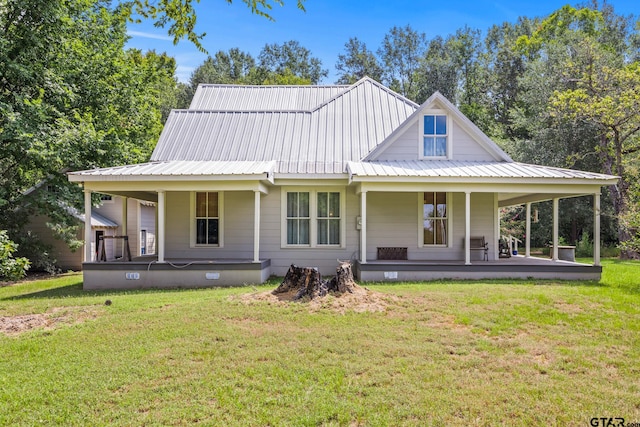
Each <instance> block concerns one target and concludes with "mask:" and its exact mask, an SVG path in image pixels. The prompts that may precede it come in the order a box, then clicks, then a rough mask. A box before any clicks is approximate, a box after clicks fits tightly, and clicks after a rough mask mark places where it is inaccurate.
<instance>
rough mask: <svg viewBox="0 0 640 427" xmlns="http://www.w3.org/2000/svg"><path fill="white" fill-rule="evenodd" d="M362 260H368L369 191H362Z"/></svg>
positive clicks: (363, 261) (364, 261) (363, 262)
mask: <svg viewBox="0 0 640 427" xmlns="http://www.w3.org/2000/svg"><path fill="white" fill-rule="evenodd" d="M360 262H361V263H362V264H365V263H366V262H367V192H366V191H363V192H361V193H360Z"/></svg>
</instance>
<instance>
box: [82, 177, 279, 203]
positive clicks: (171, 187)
mask: <svg viewBox="0 0 640 427" xmlns="http://www.w3.org/2000/svg"><path fill="white" fill-rule="evenodd" d="M84 188H85V189H88V190H91V191H92V192H95V193H106V194H116V195H127V194H137V195H139V196H140V197H142V196H145V195H146V194H147V193H154V194H156V193H157V191H158V188H163V189H164V191H251V192H254V191H259V192H260V193H262V194H269V187H268V186H267V185H266V184H265V183H263V182H260V181H133V182H125V181H121V182H114V181H89V182H84ZM132 197H134V196H132ZM136 198H137V197H136ZM141 200H146V199H141ZM150 201H157V197H156V200H150Z"/></svg>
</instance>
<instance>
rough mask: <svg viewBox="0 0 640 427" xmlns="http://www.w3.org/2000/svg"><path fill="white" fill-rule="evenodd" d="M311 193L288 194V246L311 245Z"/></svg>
mask: <svg viewBox="0 0 640 427" xmlns="http://www.w3.org/2000/svg"><path fill="white" fill-rule="evenodd" d="M309 212H310V210H309V193H308V192H290V193H287V245H308V244H309V232H310V230H309V223H310V221H311V219H310V217H309Z"/></svg>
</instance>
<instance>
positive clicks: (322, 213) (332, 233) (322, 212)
mask: <svg viewBox="0 0 640 427" xmlns="http://www.w3.org/2000/svg"><path fill="white" fill-rule="evenodd" d="M317 221H318V244H319V245H339V244H340V193H338V192H324V191H323V192H318V220H317Z"/></svg>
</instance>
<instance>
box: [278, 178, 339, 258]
mask: <svg viewBox="0 0 640 427" xmlns="http://www.w3.org/2000/svg"><path fill="white" fill-rule="evenodd" d="M296 190H297V189H295V188H291V191H287V189H283V197H282V200H283V203H282V217H283V220H282V221H283V233H282V246H283V247H287V246H305V247H335V246H339V247H343V246H344V241H345V237H344V236H345V232H346V231H345V229H344V221H343V215H344V211H345V207H344V203H345V200H344V191H335V190H333V191H332V190H331V189H325V188H320V189H317V190H312V191H296Z"/></svg>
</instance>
